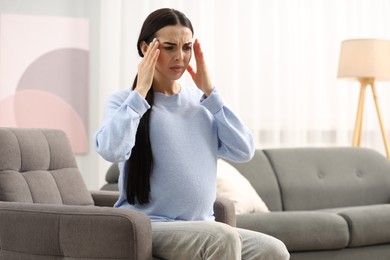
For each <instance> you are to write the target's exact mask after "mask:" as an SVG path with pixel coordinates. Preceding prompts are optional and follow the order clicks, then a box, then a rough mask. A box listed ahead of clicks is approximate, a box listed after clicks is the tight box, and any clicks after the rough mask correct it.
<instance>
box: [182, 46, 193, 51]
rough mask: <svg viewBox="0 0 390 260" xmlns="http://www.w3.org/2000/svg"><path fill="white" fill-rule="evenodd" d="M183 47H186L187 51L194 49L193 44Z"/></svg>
mask: <svg viewBox="0 0 390 260" xmlns="http://www.w3.org/2000/svg"><path fill="white" fill-rule="evenodd" d="M183 49H184V50H185V51H191V50H192V47H191V46H185V47H184V48H183Z"/></svg>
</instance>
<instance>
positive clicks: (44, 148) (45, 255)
mask: <svg viewBox="0 0 390 260" xmlns="http://www.w3.org/2000/svg"><path fill="white" fill-rule="evenodd" d="M116 197H117V194H116V193H115V192H94V193H92V194H91V193H90V192H89V191H88V190H87V187H86V185H85V183H84V181H83V179H82V177H81V174H80V172H79V170H78V168H77V164H76V160H75V158H74V155H73V152H72V150H71V147H70V144H69V141H68V139H67V137H66V135H65V133H64V132H62V131H60V130H54V129H18V128H0V259H63V258H66V259H152V248H151V244H152V239H151V237H152V235H151V225H150V222H149V218H148V217H147V216H146V215H144V214H142V213H140V212H135V211H130V210H124V209H116V208H109V207H107V206H110V204H112V203H113V201H115V200H116ZM94 199H95V200H94ZM100 206H106V207H100Z"/></svg>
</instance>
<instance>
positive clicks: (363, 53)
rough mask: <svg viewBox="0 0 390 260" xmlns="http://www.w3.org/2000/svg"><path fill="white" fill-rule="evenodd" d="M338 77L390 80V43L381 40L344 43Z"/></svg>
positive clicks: (357, 40) (356, 40) (348, 41)
mask: <svg viewBox="0 0 390 260" xmlns="http://www.w3.org/2000/svg"><path fill="white" fill-rule="evenodd" d="M337 77H338V78H348V77H354V78H374V79H379V80H390V41H389V40H379V39H353V40H345V41H343V42H342V43H341V50H340V60H339V69H338V74H337Z"/></svg>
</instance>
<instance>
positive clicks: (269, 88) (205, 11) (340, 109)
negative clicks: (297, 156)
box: [99, 0, 390, 153]
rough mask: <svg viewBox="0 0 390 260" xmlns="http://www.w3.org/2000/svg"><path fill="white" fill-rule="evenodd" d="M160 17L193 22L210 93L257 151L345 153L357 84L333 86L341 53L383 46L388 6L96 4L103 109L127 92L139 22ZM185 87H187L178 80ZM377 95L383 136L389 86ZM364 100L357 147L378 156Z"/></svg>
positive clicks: (268, 0)
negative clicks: (352, 43)
mask: <svg viewBox="0 0 390 260" xmlns="http://www.w3.org/2000/svg"><path fill="white" fill-rule="evenodd" d="M161 7H171V8H175V9H178V10H180V11H183V12H184V13H185V14H186V15H187V16H188V17H189V18H190V20H191V21H192V23H193V26H194V29H195V37H196V38H198V39H199V40H200V42H201V44H202V46H203V49H204V52H205V55H206V60H207V62H208V66H209V69H210V71H211V73H212V76H213V80H214V83H215V85H216V87H217V88H218V89H219V90H220V91H221V92H222V94H223V96H224V98H225V100H226V101H227V103H228V104H229V106H230V107H231V108H232V109H233V110H234V111H235V112H236V113H237V114H238V115H239V116H240V117H241V118H242V120H243V121H244V122H245V124H246V125H247V126H248V127H249V128H250V129H251V131H252V132H253V134H254V137H255V140H256V145H257V147H258V148H272V147H297V146H350V145H351V143H352V134H353V128H354V124H355V117H356V110H357V101H358V93H359V83H358V82H357V81H354V80H351V81H347V80H342V79H337V78H336V75H337V67H338V56H339V51H340V43H341V41H342V40H345V39H352V38H379V39H389V40H390V26H389V24H390V15H389V14H390V1H388V0H215V1H210V0H186V1H183V0H165V1H162V0H148V1H147V0H143V1H130V0H114V1H113V0H101V14H100V17H101V18H100V51H99V53H100V67H99V68H100V69H99V75H100V86H99V96H100V103H101V104H102V103H103V104H104V101H105V100H106V98H107V97H108V95H109V94H110V93H112V92H113V91H115V90H116V89H123V88H127V87H129V86H130V85H131V83H132V80H133V78H134V76H135V74H136V70H137V64H138V62H139V57H138V56H137V50H136V41H137V38H138V34H139V31H140V28H141V25H142V22H143V21H144V19H145V18H146V16H147V15H148V14H149V13H150V12H152V11H153V10H155V9H157V8H161ZM182 84H183V85H188V84H193V83H192V82H191V80H190V77H189V76H188V75H185V76H184V77H183V79H182ZM377 91H378V95H379V103H380V107H381V110H382V116H383V120H384V124H385V126H386V127H387V129H390V102H389V99H390V84H389V82H377ZM366 94H367V95H366V104H365V111H364V121H363V136H362V146H367V147H370V148H373V149H376V150H378V151H379V152H381V153H384V146H383V140H382V137H381V132H380V127H379V123H378V120H377V116H376V110H375V106H374V103H373V101H372V93H371V91H370V89H369V88H367V93H366ZM100 113H101V115H102V113H103V109H102V106H101V111H100Z"/></svg>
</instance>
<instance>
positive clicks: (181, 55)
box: [175, 50, 184, 60]
mask: <svg viewBox="0 0 390 260" xmlns="http://www.w3.org/2000/svg"><path fill="white" fill-rule="evenodd" d="M183 58H184V52H183V50H178V51H177V52H176V56H175V59H176V60H183Z"/></svg>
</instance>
